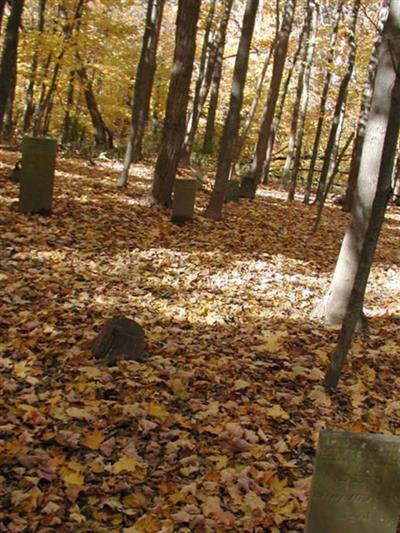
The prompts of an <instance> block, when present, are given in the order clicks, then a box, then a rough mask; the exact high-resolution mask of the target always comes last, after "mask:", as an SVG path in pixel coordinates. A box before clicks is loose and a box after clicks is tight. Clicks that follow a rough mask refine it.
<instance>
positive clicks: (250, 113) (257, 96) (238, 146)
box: [232, 37, 276, 169]
mask: <svg viewBox="0 0 400 533" xmlns="http://www.w3.org/2000/svg"><path fill="white" fill-rule="evenodd" d="M275 43H276V37H275V40H274V42H273V43H272V45H271V46H270V48H269V50H268V54H267V57H266V58H265V61H264V65H263V68H262V71H261V74H260V77H259V79H258V82H257V87H256V89H255V92H254V97H253V100H252V102H251V105H250V109H249V111H248V113H247V114H246V118H245V120H244V123H243V127H242V131H241V132H240V135H239V137H238V140H237V143H236V148H235V157H234V160H233V164H232V168H233V169H234V168H235V166H236V164H237V162H238V161H239V157H240V154H241V152H242V149H243V146H244V143H245V141H246V138H247V135H248V133H249V131H250V127H251V125H252V123H253V120H254V116H255V114H256V111H257V107H258V104H259V102H260V98H261V94H262V90H263V85H264V81H265V76H266V75H267V71H268V67H269V64H270V62H271V57H272V54H273V51H274V49H275Z"/></svg>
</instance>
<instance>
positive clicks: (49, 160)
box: [19, 137, 57, 215]
mask: <svg viewBox="0 0 400 533" xmlns="http://www.w3.org/2000/svg"><path fill="white" fill-rule="evenodd" d="M56 149H57V142H56V140H55V139H50V138H48V137H24V140H23V142H22V172H21V180H20V194H19V209H20V211H21V212H22V213H39V214H44V215H48V214H51V208H52V201H53V181H54V168H55V162H56Z"/></svg>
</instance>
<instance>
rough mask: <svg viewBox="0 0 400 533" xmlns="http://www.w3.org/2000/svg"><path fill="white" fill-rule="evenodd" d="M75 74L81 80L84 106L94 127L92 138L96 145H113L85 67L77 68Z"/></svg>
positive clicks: (109, 146)
mask: <svg viewBox="0 0 400 533" xmlns="http://www.w3.org/2000/svg"><path fill="white" fill-rule="evenodd" d="M77 74H78V76H79V78H80V80H81V83H82V88H83V93H84V96H85V101H86V106H87V108H88V111H89V114H90V118H91V120H92V125H93V128H94V132H95V133H94V138H95V141H96V146H107V147H108V148H112V147H113V139H112V135H111V132H110V130H109V129H108V128H107V126H106V125H105V122H104V120H103V117H102V115H101V113H100V110H99V107H98V105H97V102H96V97H95V95H94V92H93V85H92V82H91V81H90V80H89V77H88V75H87V72H86V69H85V68H84V67H80V68H79V69H78V70H77Z"/></svg>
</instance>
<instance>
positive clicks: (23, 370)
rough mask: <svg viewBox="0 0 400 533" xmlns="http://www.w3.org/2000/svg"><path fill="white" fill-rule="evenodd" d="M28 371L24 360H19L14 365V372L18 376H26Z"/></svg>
mask: <svg viewBox="0 0 400 533" xmlns="http://www.w3.org/2000/svg"><path fill="white" fill-rule="evenodd" d="M28 372H29V367H28V366H27V362H26V361H20V362H19V363H16V364H15V365H14V373H15V375H16V376H18V377H19V378H26V376H27V375H28Z"/></svg>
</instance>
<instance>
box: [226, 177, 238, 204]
mask: <svg viewBox="0 0 400 533" xmlns="http://www.w3.org/2000/svg"><path fill="white" fill-rule="evenodd" d="M239 194H240V181H238V180H229V181H228V188H227V190H226V196H225V202H238V201H239Z"/></svg>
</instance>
